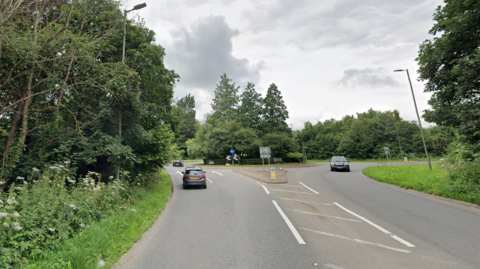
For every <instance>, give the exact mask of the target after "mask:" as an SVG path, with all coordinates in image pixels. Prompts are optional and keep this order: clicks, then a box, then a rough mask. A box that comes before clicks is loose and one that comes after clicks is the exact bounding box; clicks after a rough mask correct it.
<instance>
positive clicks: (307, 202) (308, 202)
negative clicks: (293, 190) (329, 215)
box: [279, 198, 333, 205]
mask: <svg viewBox="0 0 480 269" xmlns="http://www.w3.org/2000/svg"><path fill="white" fill-rule="evenodd" d="M279 199H282V200H289V201H296V202H301V203H306V204H317V205H333V204H329V203H316V202H310V201H303V200H297V199H290V198H279Z"/></svg>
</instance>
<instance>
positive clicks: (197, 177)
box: [182, 167, 207, 189]
mask: <svg viewBox="0 0 480 269" xmlns="http://www.w3.org/2000/svg"><path fill="white" fill-rule="evenodd" d="M182 174H183V179H182V180H183V188H184V189H186V188H187V187H189V186H200V187H203V188H204V189H206V188H207V177H206V176H205V171H203V169H202V168H201V167H187V168H185V172H182Z"/></svg>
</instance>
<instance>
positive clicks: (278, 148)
mask: <svg viewBox="0 0 480 269" xmlns="http://www.w3.org/2000/svg"><path fill="white" fill-rule="evenodd" d="M262 143H263V145H268V146H269V147H270V150H271V151H272V157H282V158H285V157H286V155H287V152H294V151H297V150H298V146H297V144H296V142H295V140H293V138H291V137H288V136H285V135H282V134H277V133H269V134H266V135H265V136H264V137H263V138H262Z"/></svg>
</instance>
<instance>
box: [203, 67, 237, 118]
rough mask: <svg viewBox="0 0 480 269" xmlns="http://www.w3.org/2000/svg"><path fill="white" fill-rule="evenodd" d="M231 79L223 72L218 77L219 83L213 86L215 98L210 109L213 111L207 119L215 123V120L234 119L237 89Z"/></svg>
mask: <svg viewBox="0 0 480 269" xmlns="http://www.w3.org/2000/svg"><path fill="white" fill-rule="evenodd" d="M239 88H240V87H239V86H235V83H232V80H231V79H229V78H228V77H227V74H225V73H224V74H223V75H222V76H221V77H220V83H219V84H217V88H215V91H214V93H215V98H213V102H212V109H213V113H212V115H210V117H209V119H208V121H209V122H210V123H215V122H217V121H230V120H233V119H235V117H236V115H237V108H238V102H239V97H238V89H239Z"/></svg>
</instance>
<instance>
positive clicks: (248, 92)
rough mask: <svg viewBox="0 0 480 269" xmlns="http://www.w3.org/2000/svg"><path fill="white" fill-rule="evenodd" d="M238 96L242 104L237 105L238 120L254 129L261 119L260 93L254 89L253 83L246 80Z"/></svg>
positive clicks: (261, 100)
mask: <svg viewBox="0 0 480 269" xmlns="http://www.w3.org/2000/svg"><path fill="white" fill-rule="evenodd" d="M240 98H241V101H242V104H241V105H240V106H239V107H238V121H239V122H240V124H242V126H245V127H250V128H252V129H256V128H257V127H259V124H260V121H261V120H262V109H263V103H262V102H263V98H262V95H261V94H260V93H258V92H257V91H256V90H255V84H253V83H250V82H248V83H247V86H246V87H245V91H244V92H243V93H242V94H241V96H240Z"/></svg>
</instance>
